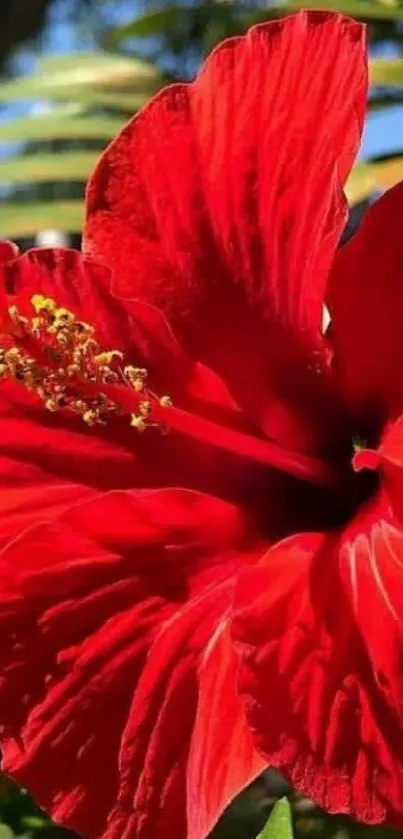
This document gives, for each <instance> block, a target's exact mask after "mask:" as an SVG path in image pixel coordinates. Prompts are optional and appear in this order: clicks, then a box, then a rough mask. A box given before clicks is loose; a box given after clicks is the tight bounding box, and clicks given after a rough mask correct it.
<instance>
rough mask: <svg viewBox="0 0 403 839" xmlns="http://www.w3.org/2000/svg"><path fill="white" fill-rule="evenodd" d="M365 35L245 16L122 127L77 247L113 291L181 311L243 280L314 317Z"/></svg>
mask: <svg viewBox="0 0 403 839" xmlns="http://www.w3.org/2000/svg"><path fill="white" fill-rule="evenodd" d="M363 38H364V30H363V28H362V27H361V26H360V25H359V24H357V23H354V22H353V21H351V20H349V19H347V18H344V17H342V16H339V15H331V14H326V13H321V12H319V13H318V12H302V13H300V14H297V15H295V16H292V17H289V18H285V19H284V20H281V21H276V22H274V23H269V24H266V25H263V26H259V27H255V28H253V29H251V30H250V32H249V33H248V35H247V36H246V37H242V38H233V39H231V40H229V41H226V42H224V44H222V45H221V46H220V47H218V49H216V50H215V51H214V53H213V54H212V56H211V57H210V58H209V59H208V60H207V62H206V64H205V66H204V68H203V70H202V71H201V73H200V75H199V77H198V79H197V81H196V82H195V83H194V84H192V85H174V86H173V87H170V88H167V89H166V90H165V91H163V92H162V93H161V94H159V95H158V96H157V97H156V98H155V99H154V100H153V101H152V102H151V103H149V104H148V105H147V106H146V108H145V109H144V110H143V111H142V112H141V113H140V114H139V115H138V116H137V117H135V118H134V119H133V120H132V121H131V122H130V123H129V124H128V125H127V126H126V128H125V129H124V130H123V132H122V133H121V134H120V135H119V137H118V138H117V139H116V140H115V141H114V142H113V143H112V144H111V145H110V146H109V148H108V149H107V151H106V152H105V154H104V155H103V157H102V158H101V160H100V162H99V163H98V166H97V168H96V170H95V173H94V175H93V176H92V179H91V181H90V184H89V188H88V196H87V197H88V221H87V230H86V243H87V250H88V251H89V252H90V253H91V254H94V255H96V257H97V258H102V259H103V260H105V261H106V262H107V264H109V265H110V266H111V267H113V268H114V269H116V276H115V289H117V290H118V292H119V294H122V295H125V296H127V297H129V298H130V297H133V296H134V295H141V296H143V295H144V297H146V298H151V300H153V301H157V303H158V304H159V305H160V306H161V308H164V307H167V306H168V307H169V308H170V310H172V311H173V314H174V315H181V316H183V317H186V315H188V316H189V315H191V314H192V310H193V311H195V307H196V311H197V313H198V315H199V314H200V310H202V311H203V308H204V306H203V304H204V303H208V302H210V304H211V299H210V301H209V299H208V298H209V295H210V293H211V292H213V293H215V292H216V291H218V293H219V295H220V292H221V293H222V295H223V298H224V296H225V292H226V290H227V289H228V283H231V284H232V285H233V286H234V288H236V287H237V285H239V284H243V285H244V287H245V289H246V291H247V294H248V296H249V298H250V299H252V300H253V302H254V303H258V304H261V305H262V306H263V307H264V308H269V311H270V312H271V314H272V315H273V314H276V315H277V316H278V317H279V318H280V320H285V321H288V322H291V323H293V324H294V325H295V326H299V327H305V328H306V327H308V328H309V327H310V328H314V329H315V330H319V324H320V322H321V305H322V299H323V283H324V279H325V275H326V269H327V268H328V267H329V265H330V260H331V258H332V256H333V250H334V248H335V245H336V243H337V240H338V237H339V235H340V233H341V230H342V225H343V219H344V217H345V208H344V202H343V199H342V194H341V189H340V183H344V181H345V178H346V175H347V174H348V171H349V168H350V166H351V164H352V161H353V159H354V156H355V153H356V151H357V144H358V141H359V131H360V129H361V122H362V118H363V111H364V107H365V64H364V43H363ZM307 103H309V107H308V105H307ZM117 242H119V247H118V248H117V247H116V244H117ZM217 283H218V288H216V285H217ZM200 295H201V300H200ZM206 298H207V299H206ZM225 299H226V296H225ZM219 302H221V301H219ZM216 305H217V300H216V298H215V297H214V306H216ZM208 309H209V311H208V315H209V316H210V315H211V314H212V313H213V307H212V306H211V305H210V306H209V307H208Z"/></svg>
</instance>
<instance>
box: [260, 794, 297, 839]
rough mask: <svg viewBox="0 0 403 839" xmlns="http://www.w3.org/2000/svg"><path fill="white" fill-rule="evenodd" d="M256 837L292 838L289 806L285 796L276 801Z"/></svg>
mask: <svg viewBox="0 0 403 839" xmlns="http://www.w3.org/2000/svg"><path fill="white" fill-rule="evenodd" d="M257 839H293V829H292V814H291V807H290V803H289V801H288V800H287V798H280V800H279V801H277V802H276V804H275V805H274V807H273V809H272V811H271V813H270V816H269V818H268V819H267V822H266V824H265V826H264V828H263V830H262V831H261V833H259V836H258V837H257Z"/></svg>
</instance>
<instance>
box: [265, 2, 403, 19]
mask: <svg viewBox="0 0 403 839" xmlns="http://www.w3.org/2000/svg"><path fill="white" fill-rule="evenodd" d="M308 5H309V8H310V9H333V10H336V11H339V12H345V13H346V14H348V15H351V17H356V18H358V19H359V20H392V21H393V20H403V6H401V5H396V6H395V5H386V4H384V3H379V2H378V3H376V2H371V0H310V2H309V4H308ZM306 6H307V3H306V0H291V3H290V4H289V6H288V9H289V10H290V7H292V8H294V9H305V8H306ZM277 8H281V6H277ZM283 12H285V7H283Z"/></svg>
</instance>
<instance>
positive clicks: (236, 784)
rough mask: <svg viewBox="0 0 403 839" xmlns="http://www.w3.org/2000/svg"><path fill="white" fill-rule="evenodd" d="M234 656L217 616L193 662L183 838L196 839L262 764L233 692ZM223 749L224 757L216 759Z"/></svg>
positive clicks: (224, 625) (223, 623) (264, 766)
mask: <svg viewBox="0 0 403 839" xmlns="http://www.w3.org/2000/svg"><path fill="white" fill-rule="evenodd" d="M238 675H239V658H238V656H237V655H236V652H235V650H234V645H233V643H232V640H231V638H230V633H229V621H228V620H223V621H221V623H220V624H219V625H218V627H217V631H216V633H215V635H214V636H213V638H212V639H211V641H210V643H209V645H208V647H207V648H206V650H205V653H204V655H203V659H202V662H201V664H200V666H199V698H198V703H197V713H196V719H195V722H194V725H193V733H192V741H191V749H190V754H189V760H188V777H187V790H188V798H187V811H188V830H189V837H192V839H201V837H204V836H207V835H208V834H209V833H210V832H211V830H212V828H213V827H214V825H215V823H216V821H217V819H218V817H219V816H220V815H221V814H222V812H223V810H225V809H226V808H227V807H228V805H229V804H230V803H231V801H232V800H233V798H234V797H235V795H236V794H237V793H239V792H241V790H243V789H245V787H246V786H248V785H249V784H250V783H252V781H254V780H255V778H257V777H258V776H259V775H260V774H261V773H262V772H263V771H264V770H265V769H267V761H266V760H265V759H264V758H263V757H262V756H261V755H260V753H259V752H258V751H257V750H256V748H255V745H254V742H253V737H252V732H251V730H250V728H249V727H248V725H247V724H246V719H245V714H244V711H243V708H242V706H241V703H240V702H239V696H238ZM220 754H225V760H224V761H222V760H220V759H219V756H220Z"/></svg>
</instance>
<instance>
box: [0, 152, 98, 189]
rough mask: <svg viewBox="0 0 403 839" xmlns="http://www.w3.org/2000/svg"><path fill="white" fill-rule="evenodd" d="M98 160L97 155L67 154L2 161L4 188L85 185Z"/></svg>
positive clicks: (1, 170)
mask: <svg viewBox="0 0 403 839" xmlns="http://www.w3.org/2000/svg"><path fill="white" fill-rule="evenodd" d="M98 156H99V153H98V152H95V151H93V152H89V151H74V152H67V151H66V152H59V153H58V154H55V153H53V154H33V155H26V156H24V157H21V156H20V157H10V158H6V159H3V160H1V161H0V184H2V185H4V184H26V183H46V182H49V181H55V182H56V183H57V182H61V181H83V180H86V179H87V177H88V175H89V173H90V172H91V169H92V168H93V166H94V165H95V162H96V160H97V158H98Z"/></svg>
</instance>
